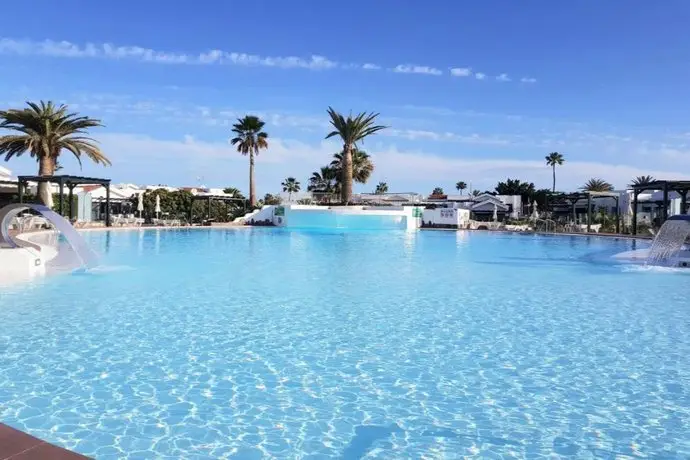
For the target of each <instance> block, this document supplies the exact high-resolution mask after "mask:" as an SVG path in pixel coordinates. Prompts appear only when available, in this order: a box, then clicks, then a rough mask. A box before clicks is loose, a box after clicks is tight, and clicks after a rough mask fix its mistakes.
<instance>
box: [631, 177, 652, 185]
mask: <svg viewBox="0 0 690 460" xmlns="http://www.w3.org/2000/svg"><path fill="white" fill-rule="evenodd" d="M654 181H656V179H655V178H654V177H652V176H637V177H636V178H634V179H633V180H632V183H631V184H630V185H647V184H651V183H652V182H654Z"/></svg>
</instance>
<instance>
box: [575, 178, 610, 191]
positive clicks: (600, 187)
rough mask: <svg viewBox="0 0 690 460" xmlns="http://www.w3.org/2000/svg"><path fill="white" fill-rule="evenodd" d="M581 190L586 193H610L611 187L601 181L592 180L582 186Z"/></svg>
mask: <svg viewBox="0 0 690 460" xmlns="http://www.w3.org/2000/svg"><path fill="white" fill-rule="evenodd" d="M582 190H584V191H586V192H612V191H613V185H611V184H609V183H608V182H606V181H605V180H603V179H597V178H592V179H590V180H588V181H587V182H586V183H585V185H583V186H582Z"/></svg>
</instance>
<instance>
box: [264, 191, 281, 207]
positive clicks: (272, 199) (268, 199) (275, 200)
mask: <svg viewBox="0 0 690 460" xmlns="http://www.w3.org/2000/svg"><path fill="white" fill-rule="evenodd" d="M262 201H263V204H264V205H276V206H277V205H279V204H280V203H282V202H283V200H281V199H280V196H278V195H273V194H271V193H267V194H266V195H264V199H263V200H262Z"/></svg>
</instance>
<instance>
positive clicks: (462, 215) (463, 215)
mask: <svg viewBox="0 0 690 460" xmlns="http://www.w3.org/2000/svg"><path fill="white" fill-rule="evenodd" d="M422 220H423V221H424V223H427V224H428V223H429V222H431V223H432V224H434V225H453V226H457V227H459V228H462V227H465V226H466V225H467V224H469V221H470V211H469V209H462V208H436V209H425V210H424V215H423V217H422Z"/></svg>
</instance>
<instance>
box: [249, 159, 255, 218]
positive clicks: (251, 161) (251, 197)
mask: <svg viewBox="0 0 690 460" xmlns="http://www.w3.org/2000/svg"><path fill="white" fill-rule="evenodd" d="M249 205H250V206H251V207H252V208H253V207H254V206H256V190H255V189H254V152H249Z"/></svg>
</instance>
